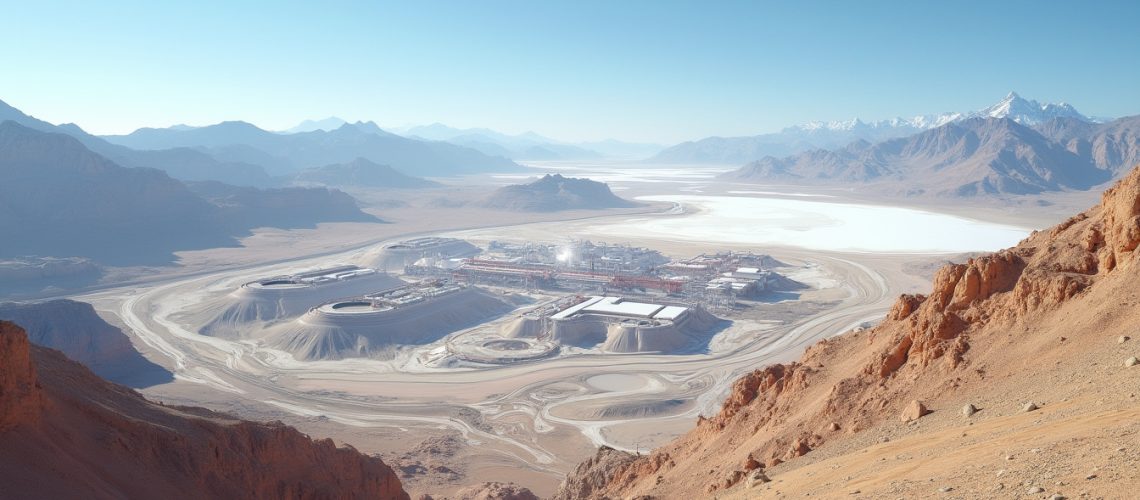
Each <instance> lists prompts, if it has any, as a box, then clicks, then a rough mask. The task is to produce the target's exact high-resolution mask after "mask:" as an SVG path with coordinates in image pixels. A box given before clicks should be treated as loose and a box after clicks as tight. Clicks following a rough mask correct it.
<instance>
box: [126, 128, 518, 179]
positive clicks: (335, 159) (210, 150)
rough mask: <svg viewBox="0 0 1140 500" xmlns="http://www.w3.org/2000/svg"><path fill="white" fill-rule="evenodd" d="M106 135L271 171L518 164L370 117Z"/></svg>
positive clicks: (447, 169) (442, 172)
mask: <svg viewBox="0 0 1140 500" xmlns="http://www.w3.org/2000/svg"><path fill="white" fill-rule="evenodd" d="M104 139H106V140H107V141H109V142H111V143H114V144H118V145H121V146H126V147H129V148H132V149H136V150H167V149H171V148H193V149H194V150H197V151H201V152H204V153H207V154H209V155H210V156H212V157H214V158H216V159H218V160H220V161H224V162H235V163H246V164H253V165H257V166H259V167H261V168H262V169H264V170H265V171H266V172H268V173H269V174H270V175H274V176H282V175H290V174H293V173H296V172H298V171H300V170H303V169H306V168H312V167H318V166H322V165H330V164H334V163H346V162H350V161H352V160H355V159H356V158H366V159H368V160H370V161H373V162H376V163H380V164H385V165H390V166H392V167H393V168H396V169H399V170H402V171H405V172H417V173H420V174H421V175H426V176H450V175H459V174H472V173H480V172H488V171H498V172H501V171H511V170H518V169H520V168H521V167H519V166H518V165H516V164H515V163H514V162H512V161H510V160H508V159H505V158H499V157H492V156H487V155H485V154H483V153H480V152H479V151H476V150H474V149H471V148H467V147H462V146H457V145H455V144H450V143H446V142H437V141H421V140H415V139H409V138H406V137H401V136H398V135H395V134H390V133H388V132H385V131H384V130H382V129H380V127H378V126H377V125H376V124H375V123H372V122H356V123H346V124H344V125H341V126H340V127H339V128H336V129H334V130H331V131H325V130H314V131H311V132H299V133H295V134H278V133H274V132H270V131H267V130H262V129H260V128H258V127H256V126H254V125H252V124H249V123H246V122H240V121H234V122H223V123H219V124H216V125H210V126H207V127H199V128H194V129H189V130H172V129H155V128H143V129H139V130H136V131H134V132H132V133H130V134H128V135H120V136H106V137H104Z"/></svg>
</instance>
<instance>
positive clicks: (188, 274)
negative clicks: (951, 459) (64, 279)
mask: <svg viewBox="0 0 1140 500" xmlns="http://www.w3.org/2000/svg"><path fill="white" fill-rule="evenodd" d="M530 166H531V167H534V169H535V174H540V173H545V172H559V173H562V174H563V175H566V176H573V177H589V178H592V179H594V180H599V181H605V182H607V183H609V185H610V186H611V187H612V188H613V189H614V192H615V193H616V194H618V195H619V196H622V197H624V198H627V199H634V200H638V201H642V202H644V205H643V206H641V207H638V208H632V209H616V210H607V211H573V212H559V213H542V214H536V213H513V212H502V211H490V210H485V209H477V208H471V207H465V206H457V205H459V204H457V203H452V202H454V201H455V200H462V199H465V198H472V197H475V196H478V195H479V194H481V193H485V192H486V190H487V189H488V188H489V187H492V186H495V185H503V184H507V183H511V182H516V181H518V180H520V178H525V177H527V175H526V174H520V175H516V174H509V175H507V174H503V175H487V176H481V177H475V178H465V179H463V180H462V182H456V180H455V179H441V181H443V182H445V183H447V185H448V187H445V188H440V189H438V190H433V191H429V192H428V193H427V194H423V193H422V192H421V193H420V194H416V195H411V194H403V193H393V192H353V193H352V194H353V195H355V196H357V197H358V198H359V199H361V200H363V201H364V202H365V203H369V204H371V206H370V207H369V208H367V210H368V211H369V212H373V213H375V214H376V215H378V216H379V217H381V218H382V219H384V220H385V221H386V223H384V224H363V223H352V224H348V223H346V224H322V225H321V226H319V227H318V228H317V229H312V230H296V231H281V230H264V231H258V232H257V233H256V234H255V235H253V236H251V237H249V238H247V239H246V240H245V241H244V242H243V244H244V246H243V247H240V248H224V249H215V250H207V251H194V252H184V253H181V254H179V257H180V262H179V264H180V265H179V266H178V267H176V268H174V269H165V270H159V271H158V272H157V273H155V272H154V270H145V272H144V270H134V271H132V270H125V271H123V272H124V273H127V274H126V275H125V277H128V278H130V276H131V275H130V274H129V273H132V272H137V274H138V276H139V277H138V278H133V279H128V280H127V281H126V283H127V284H121V285H116V286H113V287H109V288H103V289H98V290H93V291H88V292H84V293H83V294H82V295H79V296H71V298H74V299H76V300H81V301H84V302H90V303H92V304H93V305H94V306H95V307H96V309H97V310H98V311H99V313H100V315H101V316H103V317H104V318H105V319H106V320H108V321H109V322H111V323H113V324H116V325H118V326H120V327H122V328H123V329H124V331H125V332H127V333H128V334H129V335H131V337H132V341H133V342H134V344H135V345H136V347H138V348H139V350H140V351H142V352H143V354H144V355H146V356H147V357H148V358H149V359H150V360H152V361H154V362H155V363H159V364H161V365H163V366H164V367H166V368H168V369H170V370H171V371H173V372H174V374H175V377H176V380H175V381H174V382H172V383H168V384H162V385H156V386H152V387H150V388H148V389H145V390H144V391H143V392H144V393H145V395H146V396H147V397H149V398H152V399H155V400H159V401H163V402H165V403H167V404H194V405H202V406H207V407H209V408H212V409H216V410H220V411H225V412H230V413H233V414H236V415H238V416H241V417H244V418H249V419H262V420H282V421H284V422H286V423H288V424H290V425H294V426H296V427H298V428H299V429H301V430H302V431H304V432H306V433H309V434H310V435H312V436H314V437H332V438H334V439H335V440H337V441H338V442H343V443H348V444H351V445H352V446H354V447H356V448H357V449H359V450H361V451H363V452H366V453H383V456H384V459H385V461H386V462H388V463H390V464H392V465H393V466H394V467H396V468H397V469H398V472H401V475H402V481H403V482H404V484H405V486H406V487H407V489H408V490H409V491H411V492H413V493H431V494H433V495H440V494H443V495H446V494H448V493H450V492H452V491H454V490H455V489H457V488H460V487H462V486H465V485H469V484H473V483H476V482H479V481H514V482H517V483H520V484H522V485H523V486H526V487H528V488H530V489H531V490H533V491H534V492H535V493H536V494H539V495H547V494H550V493H551V492H552V491H553V490H554V488H555V487H556V486H557V484H558V482H559V481H560V480H561V478H562V476H563V475H564V474H565V473H566V472H568V471H569V470H570V469H571V468H572V467H573V466H574V465H575V464H577V463H578V462H579V461H581V460H582V459H584V458H586V457H588V456H590V455H591V454H592V453H593V452H594V450H595V448H596V447H597V446H598V445H603V444H604V445H608V446H612V447H614V448H619V449H625V450H631V451H644V450H647V449H650V448H652V447H655V446H657V445H660V444H662V443H664V442H666V441H668V440H669V439H671V438H673V437H675V436H677V435H679V434H680V433H682V432H684V431H686V430H688V429H689V428H691V427H692V426H693V425H694V423H695V420H696V418H697V416H698V415H701V414H704V415H708V414H711V413H713V412H715V410H716V408H717V407H718V406H719V404H720V402H721V399H722V398H723V397H724V395H725V392H726V389H727V388H728V386H729V384H731V382H732V381H733V380H734V379H736V378H737V377H738V376H739V375H740V374H742V373H744V372H746V371H748V370H751V369H754V368H757V367H759V366H762V365H764V364H768V363H772V362H778V361H789V360H792V359H794V358H796V357H798V356H799V354H800V353H801V352H802V350H803V349H804V348H805V347H806V346H808V345H810V344H811V343H813V342H815V341H816V340H818V339H821V338H826V337H830V336H834V335H837V334H840V333H843V332H846V331H850V330H852V329H854V328H859V327H860V326H866V325H867V324H869V323H873V322H875V321H877V320H878V319H880V318H881V317H882V316H883V314H884V312H885V310H886V309H887V308H888V307H889V306H890V305H891V303H892V302H893V301H894V300H895V298H896V297H897V296H898V295H899V294H900V293H916V292H921V291H924V290H926V289H927V288H928V287H929V280H930V274H931V273H932V272H933V270H934V268H935V267H936V265H937V264H939V263H941V262H944V261H946V260H949V259H955V258H959V257H960V256H961V255H962V254H965V253H970V252H980V251H989V250H995V249H999V248H1003V247H1007V246H1010V245H1013V244H1016V243H1017V241H1019V240H1020V239H1021V238H1023V237H1025V236H1026V235H1027V234H1028V233H1029V232H1030V231H1031V230H1033V229H1035V228H1040V227H1046V226H1047V225H1049V224H1053V223H1055V222H1057V221H1058V220H1060V219H1061V218H1062V217H1063V214H1065V213H1069V212H1071V211H1072V210H1071V209H1070V207H1071V206H1079V205H1082V204H1088V203H1090V200H1091V199H1090V198H1089V197H1088V195H1085V197H1084V198H1081V199H1076V198H1073V199H1064V198H1061V197H1056V198H1055V199H1053V200H1051V203H1050V204H1041V205H1033V206H1032V207H1030V206H1025V207H1024V210H1022V209H1021V208H1019V207H1018V206H1005V205H1001V204H998V203H995V204H992V205H988V206H964V205H954V204H949V203H948V204H944V205H938V206H934V205H928V206H900V205H899V204H898V203H897V202H892V203H895V204H894V206H892V205H888V204H885V203H886V202H883V201H879V200H875V199H871V198H866V197H861V196H860V195H858V194H855V193H852V192H850V191H846V190H842V189H814V190H808V189H805V188H799V187H796V188H792V187H787V186H758V185H748V186H744V185H739V184H727V183H721V182H718V181H716V180H715V179H714V177H715V175H716V174H717V173H719V172H722V171H724V170H726V169H725V168H723V167H717V168H714V167H701V166H674V165H670V166H667V167H661V166H653V165H644V164H633V165H630V164H620V163H598V164H583V163H541V164H532V165H530ZM458 186H463V187H458ZM401 197H402V198H401ZM444 199H446V200H449V201H450V202H448V203H443V202H440V201H439V200H444ZM391 200H397V201H396V202H392V201H391ZM898 227H907V228H911V229H908V232H907V234H906V238H905V239H903V240H900V239H899V238H898V236H897V234H898V233H899V232H898V231H895V229H897V228H898ZM914 231H919V232H922V233H923V234H921V235H915V234H913V232H914ZM892 234H894V235H895V236H892ZM428 235H439V236H447V237H453V238H461V239H464V240H467V241H469V242H471V243H473V244H475V245H478V246H480V247H485V246H486V245H487V244H488V243H489V242H490V241H492V240H497V241H515V242H522V241H532V242H548V243H553V244H561V243H565V242H568V241H569V239H570V238H575V239H589V240H592V241H605V242H608V243H620V244H631V245H636V246H641V247H648V248H651V249H654V250H657V251H660V252H662V253H663V254H665V255H666V256H667V257H670V258H687V257H692V256H694V255H697V254H701V253H711V252H718V251H729V250H731V251H751V252H756V253H759V254H767V255H771V256H772V257H773V258H775V259H777V260H778V261H780V262H783V263H785V264H787V265H786V266H785V267H782V268H779V269H778V271H779V272H780V274H783V275H784V276H786V277H788V278H790V279H792V280H795V281H797V282H799V283H802V284H804V285H807V288H804V289H801V290H797V291H795V292H794V293H781V294H773V295H771V296H767V297H760V298H759V299H757V300H754V301H744V302H741V304H742V305H740V306H737V307H734V308H731V309H725V310H715V311H713V312H714V313H715V314H716V315H717V316H719V317H721V318H724V319H726V320H729V321H730V323H724V324H723V326H722V327H721V328H718V329H716V330H715V331H714V332H713V333H712V334H711V335H712V336H711V338H709V339H706V342H705V344H704V345H702V346H700V347H699V348H695V349H688V350H682V351H680V352H677V353H670V354H663V353H614V352H601V351H599V350H598V349H588V348H574V347H567V348H563V349H561V350H560V351H558V352H556V353H555V354H554V355H551V356H547V357H542V358H540V359H533V360H527V361H520V362H514V363H501V364H481V363H472V362H464V361H462V360H459V361H457V360H456V359H454V357H449V356H448V351H447V349H448V346H449V344H450V343H451V342H456V341H458V340H461V339H463V338H464V337H465V336H471V335H482V336H484V337H486V336H493V335H494V332H497V331H499V330H498V329H499V328H501V327H502V325H503V324H504V323H505V322H508V321H510V320H511V319H512V318H515V317H517V316H518V314H520V313H521V312H525V311H526V310H528V309H530V308H534V307H536V306H538V305H541V304H544V303H547V302H549V301H551V300H554V299H556V298H557V296H559V295H565V294H558V293H554V292H551V291H548V290H517V289H516V290H513V291H508V290H500V289H495V288H493V287H492V292H493V293H498V294H503V295H504V296H506V295H508V294H509V295H510V296H511V297H513V299H512V300H514V302H513V303H514V304H516V305H517V309H516V310H514V311H510V312H507V313H505V314H500V315H495V316H494V317H493V318H492V319H490V320H489V321H488V322H486V323H483V324H478V325H468V326H469V327H466V328H461V329H459V330H458V331H455V332H454V333H450V334H449V335H447V336H446V337H443V338H438V339H433V340H431V341H430V342H427V343H424V344H422V345H409V346H407V347H405V348H402V349H399V350H397V351H395V352H394V353H393V355H392V356H389V357H387V358H384V359H381V358H375V357H373V358H346V359H319V360H302V359H297V358H296V357H295V356H294V355H293V354H292V353H290V352H286V351H284V350H281V349H277V348H275V347H273V346H271V345H268V344H267V343H266V342H264V341H263V339H261V338H260V337H259V333H260V330H261V329H269V328H273V327H274V325H273V324H272V323H273V322H269V323H263V322H259V323H254V324H253V326H251V327H249V329H248V330H247V331H242V332H240V333H239V334H236V335H230V336H207V335H202V334H200V330H201V329H202V328H203V326H204V325H203V324H202V321H203V320H202V318H204V317H207V316H208V313H209V312H210V308H212V307H221V306H218V305H217V304H224V303H225V302H226V300H228V299H227V297H231V295H230V294H231V293H233V292H234V291H235V290H237V289H238V288H239V287H240V286H241V285H242V284H243V283H247V282H251V281H254V280H258V279H263V278H266V277H270V276H276V275H285V274H293V273H297V272H301V271H304V270H312V269H317V268H327V267H331V266H334V265H340V264H355V265H359V266H368V265H369V263H371V262H374V261H375V258H376V254H377V252H378V251H380V249H381V248H382V247H383V246H384V245H386V244H390V243H392V242H395V241H400V240H405V239H408V238H412V237H420V236H428ZM855 236H857V237H855ZM854 241H858V242H859V245H861V246H855V245H854V244H853V243H852V242H854ZM914 242H921V244H920V246H913V243H914ZM144 276H145V277H144ZM317 305H319V304H312V305H311V306H313V307H315V306H317ZM290 320H292V318H290ZM281 321H285V320H284V319H282V320H281ZM481 338H482V337H481ZM413 496H414V495H413Z"/></svg>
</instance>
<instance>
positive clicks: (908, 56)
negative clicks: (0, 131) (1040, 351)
mask: <svg viewBox="0 0 1140 500" xmlns="http://www.w3.org/2000/svg"><path fill="white" fill-rule="evenodd" d="M174 3H175V2H164V1H158V2H155V1H146V2H114V1H98V2H92V1H79V2H73V3H72V2H67V3H65V2H52V1H42V2H40V1H37V2H16V1H5V2H4V3H3V8H2V10H0V12H2V15H0V44H2V46H3V47H5V49H4V50H3V52H2V55H0V64H2V65H0V68H2V69H0V100H4V101H6V102H8V103H9V104H11V105H13V106H16V107H18V108H20V109H22V110H23V111H25V112H27V113H29V114H32V115H35V116H37V117H38V118H41V119H45V120H48V121H51V122H55V123H58V122H75V123H78V124H79V125H81V126H82V127H84V128H85V129H88V130H89V131H92V132H95V133H125V132H128V131H130V130H133V129H135V128H137V127H142V126H168V125H171V124H175V123H189V124H193V125H203V124H209V123H214V122H218V121H222V120H237V119H240V120H245V121H249V122H252V123H255V124H257V125H259V126H262V127H264V128H270V129H282V128H288V127H290V126H292V125H294V124H296V123H297V122H299V121H301V120H302V119H305V118H323V117H327V116H330V115H335V116H339V117H341V118H345V119H349V120H358V119H362V120H374V121H376V122H377V123H379V124H380V125H381V126H400V125H406V124H424V123H431V122H436V121H438V122H443V123H447V124H449V125H453V126H460V127H473V126H483V127H490V128H494V129H498V130H502V131H505V132H511V133H516V132H522V131H525V130H535V131H537V132H539V133H542V134H545V135H549V136H553V137H556V138H560V139H564V140H590V139H600V138H605V137H615V138H619V139H625V140H639V141H656V142H662V143H673V142H678V141H682V140H688V139H694V138H700V137H704V136H709V135H750V134H756V133H762V132H769V131H775V130H778V129H780V128H782V127H784V126H787V125H792V124H796V123H801V122H805V121H809V120H831V119H844V118H849V117H853V116H859V117H862V118H864V119H880V118H888V117H892V116H898V115H902V116H909V115H915V114H922V113H932V112H940V111H950V110H954V111H959V110H971V109H976V108H981V107H984V106H986V105H988V104H991V103H992V102H994V101H997V100H998V99H1000V98H1001V97H1002V96H1004V95H1005V94H1006V92H1008V91H1009V90H1016V91H1017V92H1019V93H1020V94H1021V95H1023V96H1025V97H1030V98H1035V99H1038V100H1043V101H1062V100H1063V101H1067V102H1069V103H1071V104H1073V105H1074V106H1076V107H1077V109H1079V110H1081V111H1083V112H1084V113H1086V114H1091V115H1105V116H1121V115H1129V114H1138V113H1140V64H1137V60H1138V57H1140V56H1138V54H1137V51H1138V49H1140V30H1138V29H1136V25H1137V22H1140V2H1135V1H1122V2H1063V1H1056V2H1054V1H1025V2H1014V1H996V2H995V1H983V2H966V1H949V2H948V1H913V0H908V1H898V2H887V1H870V0H868V1H834V2H804V1H795V2H793V1H788V2H780V3H775V2H772V3H768V2H760V1H747V2H670V1H650V2H635V1H627V0H619V1H600V2H590V1H573V2H552V1H512V2H496V1H473V0H472V1H454V2H430V1H423V0H416V1H411V0H409V1H407V2H399V3H391V2H375V1H369V2H363V1H362V2H347V1H339V2H338V1H329V2H313V1H308V2H296V3H285V2H254V1H247V0H243V1H228V2H209V1H196V2H180V3H182V4H183V5H179V6H175V5H173V4H174Z"/></svg>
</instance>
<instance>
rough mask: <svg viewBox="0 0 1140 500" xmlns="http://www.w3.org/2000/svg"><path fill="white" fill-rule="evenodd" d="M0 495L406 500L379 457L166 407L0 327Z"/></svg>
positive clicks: (284, 429)
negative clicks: (376, 499)
mask: <svg viewBox="0 0 1140 500" xmlns="http://www.w3.org/2000/svg"><path fill="white" fill-rule="evenodd" d="M0 470H2V471H3V472H2V473H0V496H5V497H12V498H298V499H323V498H392V499H407V498H408V495H407V493H405V492H404V491H403V489H402V487H401V485H400V481H399V479H398V478H397V477H396V475H395V474H394V473H393V472H392V470H391V469H390V468H389V467H388V466H387V465H385V464H384V463H383V462H382V461H381V460H380V459H379V458H374V457H368V456H365V455H362V454H361V453H359V452H357V451H356V450H354V449H352V448H349V447H337V445H336V444H334V443H333V442H332V440H329V439H324V440H318V441H314V440H312V439H310V438H309V437H308V436H305V435H304V434H301V433H300V432H297V431H296V430H295V429H293V428H291V427H288V426H285V425H284V424H281V423H254V422H247V421H241V420H237V419H234V418H232V417H229V416H227V415H223V414H219V413H214V412H211V411H209V410H205V409H202V408H182V407H168V406H163V405H160V404H155V403H152V402H150V401H147V400H146V399H144V398H143V397H142V396H140V395H139V394H138V393H136V392H134V391H132V390H130V389H128V388H125V387H122V386H119V385H115V384H112V383H109V382H107V381H105V380H102V379H100V378H99V377H97V376H96V375H95V374H93V373H91V371H90V370H88V369H87V368H85V367H83V366H82V365H80V364H78V363H75V362H73V361H71V360H69V359H67V358H66V357H64V356H63V355H62V354H61V353H59V352H58V351H53V350H50V349H45V348H42V347H38V346H33V345H30V344H29V342H28V340H27V336H26V335H25V333H24V331H23V330H22V329H21V328H19V327H17V326H16V325H15V324H13V323H9V322H0Z"/></svg>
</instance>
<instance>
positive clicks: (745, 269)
mask: <svg viewBox="0 0 1140 500" xmlns="http://www.w3.org/2000/svg"><path fill="white" fill-rule="evenodd" d="M736 272H738V273H742V274H760V268H759V267H741V268H738V269H737V270H736Z"/></svg>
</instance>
